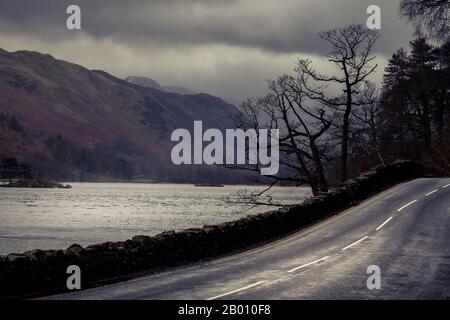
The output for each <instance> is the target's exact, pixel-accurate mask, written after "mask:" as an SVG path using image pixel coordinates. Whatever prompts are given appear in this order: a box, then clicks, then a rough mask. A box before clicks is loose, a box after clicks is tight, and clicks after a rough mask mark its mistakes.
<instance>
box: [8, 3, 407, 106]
mask: <svg viewBox="0 0 450 320" xmlns="http://www.w3.org/2000/svg"><path fill="white" fill-rule="evenodd" d="M398 1H399V0H108V1H106V0H78V1H74V0H71V1H65V0H33V1H29V0H0V48H3V49H5V50H8V51H16V50H35V51H40V52H44V53H50V54H52V55H53V56H55V57H56V58H59V59H64V60H68V61H71V62H74V63H79V64H81V65H83V66H85V67H87V68H90V69H102V70H105V71H107V72H110V73H112V74H113V75H115V76H118V77H121V78H124V77H126V76H129V75H138V76H148V77H152V78H154V79H156V80H157V81H159V82H160V83H162V84H165V85H178V86H183V87H186V88H189V89H191V90H193V91H198V92H199V91H201V92H207V93H211V94H214V95H218V96H221V97H224V98H226V99H228V100H232V101H239V100H242V99H244V98H245V97H250V96H253V95H260V94H262V93H264V91H265V79H268V78H273V77H275V76H277V75H279V74H281V73H284V72H289V71H290V70H292V69H293V67H294V64H295V62H296V60H297V59H298V58H299V57H310V58H312V59H313V60H314V61H316V65H317V66H319V67H321V68H326V67H324V66H326V63H325V61H324V59H323V58H322V56H323V54H324V53H325V52H326V50H327V47H326V45H325V44H324V43H323V41H321V40H320V39H319V38H318V37H317V33H318V32H320V31H323V30H328V29H332V28H336V27H341V26H345V25H346V24H349V23H364V24H365V21H366V18H367V15H366V9H367V7H368V6H369V5H370V4H377V5H379V6H380V7H381V9H382V30H381V38H380V39H379V40H378V43H377V46H376V48H375V54H376V55H377V57H378V59H377V61H378V63H380V67H379V69H378V73H377V75H376V76H375V78H374V80H375V81H378V80H380V79H381V76H382V72H383V68H384V65H385V62H386V59H387V58H388V57H389V56H391V55H392V53H393V52H394V51H395V50H396V49H398V48H399V47H400V46H407V45H408V42H409V41H410V40H411V38H412V32H413V28H412V27H411V26H410V25H408V24H407V22H406V21H404V20H403V19H401V18H400V15H399V10H398ZM69 4H78V5H79V6H80V7H81V10H82V30H81V31H69V30H67V29H66V22H65V21H66V18H67V14H66V8H67V6H68V5H69Z"/></svg>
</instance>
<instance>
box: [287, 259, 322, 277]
mask: <svg viewBox="0 0 450 320" xmlns="http://www.w3.org/2000/svg"><path fill="white" fill-rule="evenodd" d="M329 257H330V256H326V257H324V258H322V259H318V260H316V261H313V262H310V263H307V264H304V265H301V266H299V267H297V268H294V269H291V270H289V271H288V273H292V272H294V271H297V270H300V269H303V268H306V267H309V266H311V265H313V264H316V263H319V262H322V261H325V260H327V259H328V258H329Z"/></svg>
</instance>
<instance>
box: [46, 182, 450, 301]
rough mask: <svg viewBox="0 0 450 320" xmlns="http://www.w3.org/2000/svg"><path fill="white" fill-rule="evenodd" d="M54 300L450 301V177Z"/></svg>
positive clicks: (405, 186)
mask: <svg viewBox="0 0 450 320" xmlns="http://www.w3.org/2000/svg"><path fill="white" fill-rule="evenodd" d="M372 265H376V266H378V267H379V268H380V270H381V289H379V290H369V289H368V288H367V284H366V283H367V279H368V277H369V276H370V274H368V273H367V268H368V267H369V266H372ZM48 299H181V300H182V299H200V300H206V299H210V300H215V299H233V300H238V299H275V300H277V299H450V179H418V180H414V181H411V182H407V183H404V184H401V185H398V186H396V187H394V188H391V189H389V190H387V191H385V192H383V193H381V194H379V195H377V196H375V197H373V198H371V199H368V200H367V201H365V202H363V203H362V204H361V205H359V206H357V207H354V208H351V209H349V210H347V211H345V212H343V213H341V214H339V215H337V216H334V217H332V218H330V219H328V220H326V221H324V222H322V223H320V224H317V225H315V226H312V227H311V228H309V229H305V230H302V231H300V232H298V233H296V234H293V235H291V236H289V237H287V238H284V239H281V240H278V241H275V242H272V243H270V244H267V245H265V246H262V247H259V248H257V249H253V250H250V251H246V252H243V253H241V254H237V255H233V256H229V257H225V258H222V259H218V260H214V261H209V262H204V263H200V264H197V265H194V266H190V267H186V268H180V269H176V270H172V271H168V272H165V273H161V274H156V275H152V276H147V277H143V278H139V279H135V280H132V281H127V282H122V283H118V284H114V285H109V286H105V287H101V288H95V289H90V290H85V291H78V292H74V293H69V294H63V295H58V296H53V297H48Z"/></svg>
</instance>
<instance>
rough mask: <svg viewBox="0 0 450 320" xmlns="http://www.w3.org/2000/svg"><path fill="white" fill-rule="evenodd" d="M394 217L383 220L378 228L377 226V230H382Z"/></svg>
mask: <svg viewBox="0 0 450 320" xmlns="http://www.w3.org/2000/svg"><path fill="white" fill-rule="evenodd" d="M392 219H393V217H390V218H389V219H387V220H386V221H385V222H383V223H382V224H381V225H380V226H379V227H378V228H376V230H377V231H380V230H381V228H383V227H384V226H385V225H386V224H387V223H388V222H389V221H391V220H392Z"/></svg>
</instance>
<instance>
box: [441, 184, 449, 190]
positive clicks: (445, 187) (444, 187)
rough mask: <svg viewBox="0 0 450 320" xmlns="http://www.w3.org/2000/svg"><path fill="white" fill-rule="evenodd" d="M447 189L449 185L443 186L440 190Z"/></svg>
mask: <svg viewBox="0 0 450 320" xmlns="http://www.w3.org/2000/svg"><path fill="white" fill-rule="evenodd" d="M448 187H450V183H449V184H447V185H445V186H443V187H442V189H447V188H448Z"/></svg>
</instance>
